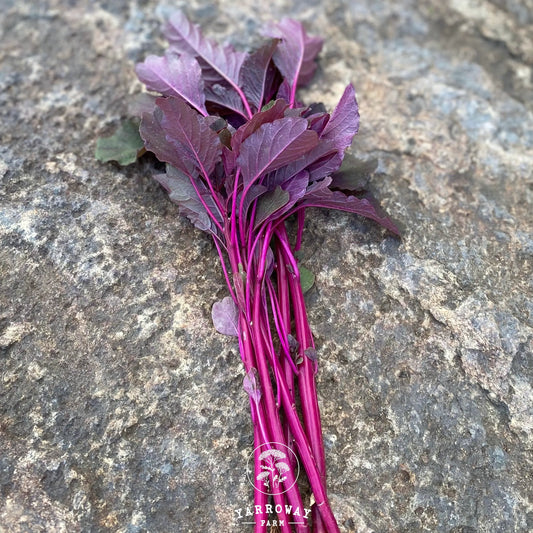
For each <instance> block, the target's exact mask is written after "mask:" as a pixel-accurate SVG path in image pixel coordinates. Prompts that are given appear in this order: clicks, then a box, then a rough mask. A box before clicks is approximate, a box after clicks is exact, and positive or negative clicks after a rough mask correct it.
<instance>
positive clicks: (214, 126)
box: [136, 12, 398, 533]
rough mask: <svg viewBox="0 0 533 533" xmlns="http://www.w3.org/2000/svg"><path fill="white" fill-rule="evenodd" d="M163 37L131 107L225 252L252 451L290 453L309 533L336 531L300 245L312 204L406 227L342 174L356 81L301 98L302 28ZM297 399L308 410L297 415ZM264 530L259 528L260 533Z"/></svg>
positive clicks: (178, 30) (294, 493)
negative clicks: (230, 42)
mask: <svg viewBox="0 0 533 533" xmlns="http://www.w3.org/2000/svg"><path fill="white" fill-rule="evenodd" d="M163 32H164V35H165V37H166V38H167V40H168V42H169V47H168V49H167V50H166V51H165V53H164V55H163V56H161V57H158V56H153V55H151V56H148V57H147V58H146V60H145V61H144V62H143V63H140V64H138V65H137V67H136V72H137V75H138V77H139V79H140V80H141V81H142V82H143V83H144V84H145V85H146V88H147V89H148V90H149V91H151V92H154V93H157V94H158V95H159V96H158V97H153V98H144V99H143V100H142V101H139V102H138V104H137V109H138V110H139V113H140V114H141V118H142V120H141V125H140V135H141V137H142V139H143V141H144V145H145V148H146V150H148V151H150V152H153V153H154V154H155V156H156V157H157V158H158V159H159V160H160V161H162V162H165V163H167V170H166V173H163V174H158V175H156V176H155V179H156V180H157V181H158V182H159V183H160V184H161V185H162V186H163V187H164V188H165V189H166V190H167V192H168V194H169V197H170V199H171V200H172V201H173V202H175V203H176V204H178V206H179V209H180V212H181V213H182V214H183V215H185V216H186V217H188V218H189V220H190V221H191V222H192V223H193V224H194V225H195V226H196V227H197V228H199V229H201V230H203V231H206V232H207V233H209V234H210V235H211V236H212V237H213V240H214V243H215V246H216V248H217V250H218V253H219V255H220V260H221V266H222V269H223V271H224V275H225V278H226V281H227V285H228V290H229V293H230V296H228V297H226V298H224V299H223V300H222V301H221V302H217V303H215V305H214V306H213V310H212V318H213V323H214V325H215V328H216V329H217V331H219V332H220V333H224V334H227V335H233V336H237V337H238V340H239V347H240V353H241V358H242V360H243V363H244V367H245V372H246V377H245V379H244V388H245V390H246V391H247V393H248V395H249V398H250V408H251V412H252V419H253V421H254V439H255V441H256V443H259V444H260V445H265V446H266V445H268V443H272V442H278V443H284V444H285V445H287V446H290V447H294V448H296V450H297V453H298V455H299V458H300V460H301V462H302V464H303V466H304V468H305V470H306V472H307V475H308V478H309V482H310V486H311V490H312V492H313V495H314V499H315V502H316V503H315V505H314V506H313V531H315V532H319V533H320V532H326V531H327V532H329V531H331V532H336V531H338V526H337V524H336V522H335V518H334V516H333V514H332V511H331V508H330V506H329V502H328V499H327V494H326V486H325V454H324V447H323V443H322V435H321V426H320V416H319V410H318V402H317V399H316V389H315V381H314V376H315V373H316V370H317V366H318V355H317V352H316V350H315V348H314V343H313V339H312V335H311V331H310V327H309V324H308V323H307V315H306V310H305V302H304V299H303V291H302V287H301V284H300V274H299V268H298V262H297V259H296V257H295V251H296V250H297V249H298V248H299V245H300V241H301V235H302V231H303V227H304V225H303V223H304V217H305V213H306V210H307V209H308V208H310V207H325V208H329V209H340V210H344V211H349V212H352V213H355V214H358V215H361V216H364V217H366V218H369V219H371V220H373V221H375V222H377V223H379V224H381V225H382V226H383V227H385V228H387V229H388V230H390V231H391V232H393V233H398V230H397V229H396V227H395V225H394V224H393V222H392V221H391V220H390V219H389V218H388V217H387V216H385V215H384V214H382V212H381V211H380V210H379V208H378V207H377V206H376V205H375V203H373V202H372V201H371V200H370V199H369V198H367V197H362V196H361V187H360V180H356V179H352V178H351V177H350V175H347V174H346V172H339V169H340V167H341V164H342V162H343V159H344V155H345V151H346V149H347V148H348V147H349V146H350V145H351V143H352V139H353V137H354V135H355V134H356V133H357V131H358V129H359V110H358V105H357V101H356V97H355V90H354V88H353V86H352V85H351V84H350V85H348V86H347V87H346V89H345V91H344V93H343V95H342V97H341V99H340V101H339V103H338V104H337V106H336V107H335V109H333V111H332V112H331V113H329V112H327V111H326V110H325V109H324V107H323V106H321V105H319V104H313V105H310V106H306V105H303V104H301V103H299V102H298V101H297V99H296V92H297V89H298V88H300V87H302V86H303V85H305V84H307V83H309V81H310V80H311V78H312V76H313V74H314V72H315V70H316V57H317V54H318V53H319V52H320V50H321V48H322V40H321V39H319V38H317V37H311V36H309V35H307V33H306V31H305V29H304V28H303V26H302V25H301V24H300V23H299V22H297V21H295V20H291V19H284V20H282V21H281V22H280V23H279V24H275V25H271V26H269V27H268V28H267V29H266V31H265V35H266V36H267V37H268V38H269V40H267V41H266V42H265V44H264V45H263V46H262V47H260V48H259V49H258V50H256V51H255V52H252V53H246V52H240V51H236V50H235V49H234V48H233V47H231V46H222V45H220V44H218V43H216V42H214V41H212V40H210V39H207V38H206V37H204V36H203V35H202V32H201V31H200V29H199V27H198V26H197V25H195V24H192V23H191V22H190V21H189V20H188V19H187V18H186V17H185V15H184V14H183V13H181V12H177V13H174V14H173V15H172V16H171V17H170V19H169V21H168V22H167V24H166V25H165V27H164V30H163ZM291 216H296V218H297V221H298V232H297V236H296V242H295V243H292V242H291V239H289V236H288V234H287V231H286V227H285V221H286V220H287V218H289V217H291ZM311 276H312V275H311ZM297 397H299V400H300V403H301V406H302V407H301V411H302V412H301V416H299V415H298V414H297V413H296V412H295V410H294V409H293V407H292V406H293V405H294V404H295V402H296V398H297ZM281 412H283V416H281V414H280V413H281ZM256 467H257V468H259V464H258V463H257V464H256ZM285 475H286V478H287V481H286V483H287V487H288V489H287V491H286V492H285V493H284V494H281V495H277V496H274V497H273V498H274V503H275V504H276V505H277V504H279V505H281V506H282V507H281V508H283V509H285V503H287V504H289V505H292V507H293V508H294V509H296V508H297V507H301V506H302V497H301V495H300V493H299V490H298V488H297V485H296V484H295V483H294V472H293V471H292V469H291V470H289V471H288V472H287V473H286V474H285ZM254 497H255V501H256V504H257V505H263V504H264V503H265V502H266V500H265V495H264V494H263V493H262V492H261V491H259V490H256V491H255V493H254ZM280 518H281V517H280ZM258 523H259V522H257V523H256V528H255V531H256V533H261V532H264V531H266V526H265V527H263V526H261V525H258ZM296 530H297V531H299V532H302V531H309V527H308V525H307V524H300V525H297V526H296ZM282 531H283V532H289V531H291V528H290V526H284V527H283V528H282Z"/></svg>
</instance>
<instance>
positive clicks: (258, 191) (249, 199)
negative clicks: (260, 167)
mask: <svg viewBox="0 0 533 533" xmlns="http://www.w3.org/2000/svg"><path fill="white" fill-rule="evenodd" d="M267 191H268V189H267V188H266V187H265V186H264V185H259V184H256V185H252V186H251V187H250V190H249V191H248V192H247V193H246V197H245V199H244V202H243V207H242V216H243V217H244V218H246V217H247V214H248V210H249V209H250V206H251V205H252V204H253V202H254V200H256V199H257V198H259V197H260V196H261V195H262V194H264V193H265V192H267ZM243 192H244V191H243ZM241 195H242V193H241V194H239V195H238V196H237V204H238V205H240V203H241Z"/></svg>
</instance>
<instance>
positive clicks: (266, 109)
mask: <svg viewBox="0 0 533 533" xmlns="http://www.w3.org/2000/svg"><path fill="white" fill-rule="evenodd" d="M275 103H276V100H270V102H268V104H265V105H264V106H263V107H262V108H261V113H263V112H264V111H268V110H269V109H270V108H271V107H274V105H275Z"/></svg>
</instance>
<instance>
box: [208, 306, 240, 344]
mask: <svg viewBox="0 0 533 533" xmlns="http://www.w3.org/2000/svg"><path fill="white" fill-rule="evenodd" d="M211 316H212V318H213V325H214V326H215V329H216V330H217V331H218V332H219V333H222V334H223V335H232V336H234V337H238V335H239V310H238V309H237V306H236V305H235V302H234V301H233V299H232V298H231V297H230V296H226V297H225V298H222V300H220V302H215V303H214V304H213V309H212V311H211Z"/></svg>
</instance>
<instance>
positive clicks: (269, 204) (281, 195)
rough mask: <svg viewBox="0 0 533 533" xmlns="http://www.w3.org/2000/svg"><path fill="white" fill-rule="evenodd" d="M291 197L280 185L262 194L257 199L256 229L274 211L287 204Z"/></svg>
mask: <svg viewBox="0 0 533 533" xmlns="http://www.w3.org/2000/svg"><path fill="white" fill-rule="evenodd" d="M289 198H290V194H289V193H288V192H287V191H284V190H283V189H282V188H281V187H279V186H278V187H276V188H275V189H273V190H271V191H267V192H265V193H264V194H263V195H261V196H260V197H259V199H258V200H257V210H256V214H255V224H254V231H255V230H257V228H258V227H259V226H260V225H261V224H262V223H263V222H264V221H265V220H267V219H268V218H269V217H270V216H271V215H272V214H273V213H275V212H276V211H278V210H279V209H281V208H282V207H283V206H285V205H287V203H288V202H289Z"/></svg>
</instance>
